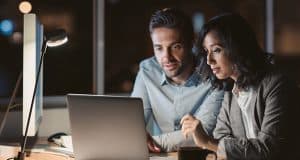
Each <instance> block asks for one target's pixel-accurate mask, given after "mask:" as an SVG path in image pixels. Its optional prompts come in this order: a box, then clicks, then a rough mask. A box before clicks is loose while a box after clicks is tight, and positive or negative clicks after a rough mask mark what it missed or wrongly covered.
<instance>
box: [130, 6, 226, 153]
mask: <svg viewBox="0 0 300 160" xmlns="http://www.w3.org/2000/svg"><path fill="white" fill-rule="evenodd" d="M149 31H150V36H151V39H152V42H153V49H154V55H155V56H154V57H151V58H148V59H146V60H144V61H142V62H141V64H140V70H139V72H138V75H137V77H136V81H135V85H134V89H133V92H132V95H131V96H133V97H141V98H142V99H143V103H144V112H145V119H146V123H147V124H151V128H150V129H149V128H148V131H149V132H150V133H152V135H153V136H152V137H151V136H150V135H148V137H149V138H148V148H149V150H150V151H152V152H161V151H167V152H169V151H175V150H177V149H178V147H180V146H182V145H186V144H187V143H191V142H193V140H192V138H191V137H190V138H188V139H185V138H184V137H183V136H182V134H181V131H180V129H181V125H180V120H181V118H182V117H183V116H184V115H185V114H191V115H193V116H195V117H196V118H197V119H199V120H201V122H203V126H204V128H205V131H206V132H207V133H208V134H211V133H212V130H213V129H214V127H215V124H216V117H217V115H218V113H219V109H220V106H221V102H222V100H223V92H222V91H218V90H217V89H213V88H212V86H211V84H210V83H209V82H208V81H207V80H204V79H202V78H201V76H200V75H199V74H198V72H197V70H198V69H197V66H198V64H199V63H200V59H197V58H196V57H195V55H194V54H193V53H192V48H193V43H194V32H193V26H192V22H191V20H190V19H189V17H188V16H186V15H185V14H184V13H183V12H181V11H179V10H177V9H163V10H159V11H157V12H155V13H154V14H153V15H152V17H151V20H150V24H149Z"/></svg>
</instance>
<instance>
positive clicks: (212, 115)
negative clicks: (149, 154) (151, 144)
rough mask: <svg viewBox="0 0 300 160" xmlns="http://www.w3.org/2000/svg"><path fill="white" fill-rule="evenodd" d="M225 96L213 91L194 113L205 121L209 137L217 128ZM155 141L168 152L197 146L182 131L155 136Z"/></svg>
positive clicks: (222, 93) (204, 124) (220, 92)
mask: <svg viewBox="0 0 300 160" xmlns="http://www.w3.org/2000/svg"><path fill="white" fill-rule="evenodd" d="M223 96H224V92H223V91H218V90H213V91H212V92H211V93H210V94H209V95H208V96H207V98H206V99H205V100H204V102H203V103H202V104H201V105H200V106H199V108H198V109H197V111H196V112H195V113H194V116H195V117H196V118H197V119H199V120H201V122H202V121H203V127H204V129H205V131H206V132H207V133H209V135H211V133H212V130H213V129H214V127H215V124H216V119H217V116H218V114H219V110H220V107H221V103H222V101H223ZM153 139H154V140H155V141H157V143H158V144H159V145H160V146H161V148H162V149H163V150H164V151H166V152H171V151H176V150H177V149H178V148H179V147H180V146H182V145H195V143H194V141H193V138H192V137H187V138H185V137H184V136H183V135H182V133H181V131H180V130H178V131H174V132H169V133H165V134H161V135H158V136H153Z"/></svg>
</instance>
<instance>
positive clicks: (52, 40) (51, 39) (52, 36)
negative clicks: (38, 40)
mask: <svg viewBox="0 0 300 160" xmlns="http://www.w3.org/2000/svg"><path fill="white" fill-rule="evenodd" d="M67 41H68V37H67V34H66V32H65V30H64V29H58V30H55V31H53V32H50V33H46V34H45V36H44V40H43V45H42V51H41V52H42V54H41V60H40V63H39V68H38V72H37V76H36V80H35V85H34V90H33V95H32V99H31V103H30V111H29V115H28V119H27V124H26V130H25V135H24V137H23V141H22V146H21V152H19V153H18V157H17V158H14V159H15V160H24V159H25V148H26V142H27V133H28V128H29V122H30V118H31V114H32V108H33V103H34V98H35V95H36V90H37V84H38V80H39V76H40V71H41V66H42V63H43V59H44V55H45V53H46V50H47V47H57V46H60V45H62V44H64V43H66V42H67Z"/></svg>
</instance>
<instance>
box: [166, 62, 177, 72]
mask: <svg viewBox="0 0 300 160" xmlns="http://www.w3.org/2000/svg"><path fill="white" fill-rule="evenodd" d="M163 66H164V68H165V69H166V70H173V69H175V68H176V66H177V63H167V64H164V65H163Z"/></svg>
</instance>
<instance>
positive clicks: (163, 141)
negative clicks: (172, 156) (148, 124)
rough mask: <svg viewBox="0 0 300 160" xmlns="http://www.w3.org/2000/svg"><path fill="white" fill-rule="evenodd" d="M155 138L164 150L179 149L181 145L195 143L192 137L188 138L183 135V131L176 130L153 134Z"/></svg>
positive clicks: (192, 144)
mask: <svg viewBox="0 0 300 160" xmlns="http://www.w3.org/2000/svg"><path fill="white" fill-rule="evenodd" d="M153 139H154V140H155V141H156V142H157V144H159V145H160V147H161V148H162V149H163V151H166V152H172V151H177V150H178V148H179V147H181V146H194V145H195V143H194V141H193V139H192V137H188V138H187V139H186V138H185V137H184V136H183V135H182V133H181V131H180V130H179V131H174V132H169V133H165V134H161V135H158V136H153Z"/></svg>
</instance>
